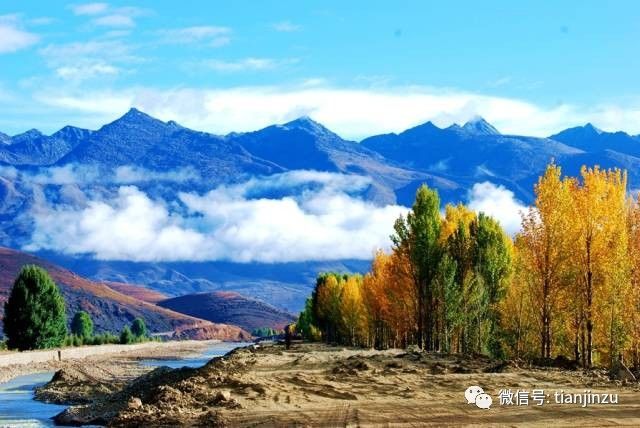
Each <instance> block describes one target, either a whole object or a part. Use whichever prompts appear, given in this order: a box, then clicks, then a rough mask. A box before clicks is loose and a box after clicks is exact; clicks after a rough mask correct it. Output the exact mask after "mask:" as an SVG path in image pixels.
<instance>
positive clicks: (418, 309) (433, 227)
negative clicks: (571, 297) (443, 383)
mask: <svg viewBox="0 0 640 428" xmlns="http://www.w3.org/2000/svg"><path fill="white" fill-rule="evenodd" d="M394 229H395V233H394V234H393V236H392V240H393V251H392V252H391V253H390V254H385V253H384V252H378V253H377V254H376V255H375V259H374V261H373V265H372V270H371V272H370V273H368V274H367V275H365V276H364V277H362V276H359V275H339V274H323V275H320V276H319V277H318V279H317V282H316V287H315V290H314V292H313V294H312V297H311V298H310V299H309V300H308V301H307V305H306V308H305V310H304V311H303V313H302V314H301V316H300V321H299V325H298V328H299V329H300V330H301V331H302V333H303V335H305V336H306V337H315V338H318V337H323V338H324V339H326V340H328V341H330V342H341V343H346V344H350V345H365V346H375V347H378V348H384V347H390V346H394V347H397V346H401V347H403V346H407V345H410V344H416V345H418V346H420V347H421V348H424V349H425V350H429V351H444V352H465V353H473V352H485V353H491V354H493V355H496V356H502V355H503V349H502V346H501V341H500V340H496V338H497V337H498V336H499V333H500V328H501V326H500V312H499V310H498V306H497V305H498V303H499V301H500V300H501V298H502V297H503V296H504V295H505V287H506V285H507V281H508V279H509V274H510V270H511V260H512V245H511V242H510V240H509V238H508V237H507V235H506V234H505V233H504V232H503V230H502V229H501V228H500V226H499V224H498V223H497V222H496V221H495V220H494V219H492V218H491V217H488V216H486V215H484V214H482V213H480V214H476V213H474V212H473V211H471V210H469V209H468V208H467V207H465V206H464V205H457V206H453V205H447V206H446V208H445V215H444V217H443V216H442V215H441V212H440V200H439V197H438V194H437V192H436V191H435V190H433V189H429V188H428V187H427V186H422V187H421V188H420V189H419V190H418V192H417V194H416V201H415V203H414V205H413V207H412V209H411V211H410V212H409V214H408V215H407V216H406V217H400V218H399V219H398V220H397V221H396V223H395V226H394Z"/></svg>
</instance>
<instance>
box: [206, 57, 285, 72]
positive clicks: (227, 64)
mask: <svg viewBox="0 0 640 428" xmlns="http://www.w3.org/2000/svg"><path fill="white" fill-rule="evenodd" d="M296 61H297V60H295V59H286V60H278V59H273V58H244V59H240V60H237V61H224V60H219V59H210V60H206V61H203V63H202V64H203V65H204V66H205V67H207V68H209V69H211V70H215V71H219V72H223V73H231V72H239V71H265V70H273V69H275V68H278V67H281V66H283V65H287V64H292V63H294V62H296Z"/></svg>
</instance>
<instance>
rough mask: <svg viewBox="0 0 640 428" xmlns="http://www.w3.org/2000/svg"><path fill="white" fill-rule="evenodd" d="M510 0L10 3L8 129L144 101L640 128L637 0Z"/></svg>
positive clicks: (4, 81) (3, 81) (513, 126)
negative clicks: (610, 2) (611, 2)
mask: <svg viewBox="0 0 640 428" xmlns="http://www.w3.org/2000/svg"><path fill="white" fill-rule="evenodd" d="M515 3H516V2H508V1H485V2H482V4H481V5H479V4H478V3H477V2H472V1H459V2H427V1H398V2H393V3H392V2H382V1H366V2H365V1H352V2H344V1H322V2H319V1H316V2H311V1H308V2H302V1H260V2H255V1H234V2H222V1H219V2H218V1H189V2H173V1H171V2H170V1H158V0H156V1H137V2H118V1H113V2H108V3H82V2H78V3H67V2H57V1H50V2H37V1H22V2H19V3H18V2H2V3H1V4H0V69H2V73H0V130H1V131H3V132H5V133H8V134H15V133H18V132H22V131H25V130H27V129H30V128H34V127H35V128H39V129H41V130H43V131H45V132H53V131H55V130H57V129H58V128H60V127H62V126H63V125H65V124H68V123H70V124H75V125H78V126H85V127H89V128H96V127H99V126H100V125H101V124H103V123H105V122H108V121H110V120H113V119H115V118H116V117H118V116H120V115H122V114H123V113H124V112H125V111H126V110H127V109H128V108H129V107H131V106H136V107H139V108H141V109H142V110H144V111H147V112H149V113H150V114H153V115H155V116H157V117H160V118H162V119H165V120H169V119H174V120H177V121H178V122H180V123H182V124H184V125H186V126H190V127H193V128H196V129H201V130H206V131H210V132H216V133H225V132H229V131H231V130H238V131H244V130H252V129H256V128H260V127H262V126H265V125H267V124H270V123H273V122H283V121H287V120H290V119H293V118H295V117H297V116H300V115H303V114H306V115H309V116H311V117H312V118H314V119H316V120H318V121H320V122H322V123H324V124H326V125H327V126H329V127H330V128H332V129H334V130H336V131H337V132H338V133H340V134H342V135H344V136H345V137H349V138H354V139H358V138H361V137H364V136H367V135H371V134H375V133H380V132H391V131H401V130H403V129H405V128H407V127H409V126H412V125H416V124H418V123H422V122H424V121H427V120H433V121H434V122H436V124H438V125H441V126H445V125H448V124H450V123H452V122H463V121H465V120H468V119H469V118H472V117H474V116H477V115H480V116H483V117H485V118H487V119H488V120H489V121H490V122H492V123H494V124H495V125H496V126H497V127H498V128H499V129H500V130H502V131H503V132H511V133H526V134H533V135H549V134H551V133H553V132H556V131H558V130H560V129H563V128H565V127H569V126H575V125H579V124H583V123H586V122H589V121H590V122H593V123H594V124H596V126H599V127H601V128H603V129H607V130H618V129H622V130H625V131H628V132H630V133H634V134H637V133H640V88H639V87H638V86H639V85H638V77H637V76H639V75H640V55H639V54H640V52H639V50H640V48H639V47H638V46H639V45H638V43H637V41H638V40H640V25H638V24H640V3H638V2H633V1H618V2H616V3H615V7H614V6H613V5H605V4H603V3H602V2H596V1H581V2H577V1H572V2H569V1H567V2H551V1H540V2H535V3H533V2H527V4H526V5H525V4H520V5H517V4H515ZM522 3H524V2H522Z"/></svg>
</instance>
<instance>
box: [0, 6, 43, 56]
mask: <svg viewBox="0 0 640 428" xmlns="http://www.w3.org/2000/svg"><path fill="white" fill-rule="evenodd" d="M18 24H19V23H18V20H17V18H16V17H15V16H14V15H5V16H0V54H3V53H11V52H16V51H19V50H22V49H25V48H28V47H29V46H32V45H34V44H36V43H38V41H39V40H40V37H39V36H38V35H37V34H34V33H30V32H28V31H25V30H23V29H21V28H20V27H19V25H18Z"/></svg>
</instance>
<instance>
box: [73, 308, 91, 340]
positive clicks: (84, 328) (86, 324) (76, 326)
mask: <svg viewBox="0 0 640 428" xmlns="http://www.w3.org/2000/svg"><path fill="white" fill-rule="evenodd" d="M71 333H73V334H74V335H76V336H78V337H82V338H83V339H89V338H90V337H91V336H93V321H91V317H90V316H89V314H88V313H86V312H85V311H78V312H77V313H76V314H75V316H74V317H73V321H71Z"/></svg>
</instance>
